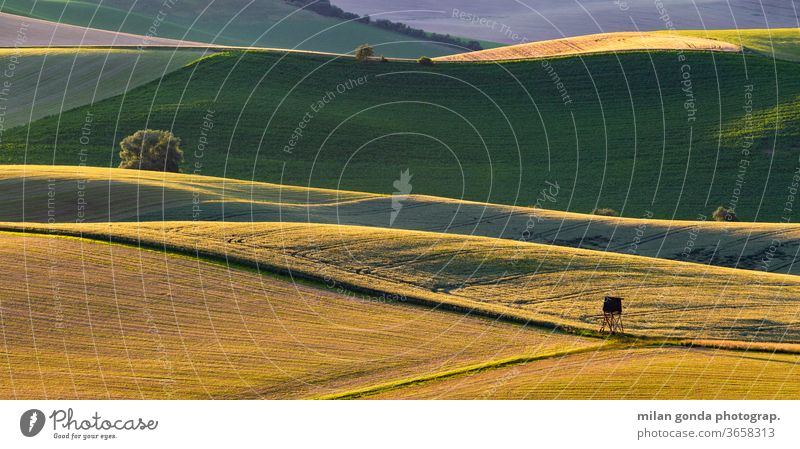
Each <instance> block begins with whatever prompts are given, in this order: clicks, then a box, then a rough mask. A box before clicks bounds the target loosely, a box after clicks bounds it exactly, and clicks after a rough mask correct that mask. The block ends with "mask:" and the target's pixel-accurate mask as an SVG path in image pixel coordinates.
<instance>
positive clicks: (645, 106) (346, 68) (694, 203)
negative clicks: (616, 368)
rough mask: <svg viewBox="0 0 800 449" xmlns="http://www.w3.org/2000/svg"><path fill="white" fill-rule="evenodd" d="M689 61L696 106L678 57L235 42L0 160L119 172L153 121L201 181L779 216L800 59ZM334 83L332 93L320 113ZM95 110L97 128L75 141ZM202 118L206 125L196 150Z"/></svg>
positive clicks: (39, 131) (581, 207) (52, 127)
mask: <svg viewBox="0 0 800 449" xmlns="http://www.w3.org/2000/svg"><path fill="white" fill-rule="evenodd" d="M682 56H683V57H685V58H686V60H687V61H688V62H690V67H691V70H692V73H691V75H690V76H691V83H692V84H691V92H692V95H694V100H693V101H694V103H689V105H690V106H692V105H694V106H692V108H695V109H691V110H690V109H686V107H687V106H686V105H687V103H686V102H687V97H686V95H687V94H686V93H685V92H684V91H683V89H684V87H683V86H682V84H681V83H682V78H681V77H682V75H681V67H682V66H683V63H682V62H681V60H680V56H679V54H677V53H676V52H669V51H659V52H649V53H624V54H617V55H613V54H599V55H588V56H583V57H581V58H574V57H561V58H556V59H551V60H547V61H549V62H548V65H547V66H546V67H545V66H543V65H542V62H541V61H520V62H513V63H504V64H490V63H487V64H474V63H470V64H466V63H463V64H462V63H459V64H437V65H435V66H433V67H422V66H420V65H419V64H416V63H411V62H387V63H382V64H379V63H375V64H357V63H355V62H354V61H353V60H351V59H342V58H336V57H331V56H324V55H303V54H286V53H279V52H225V53H220V54H216V55H214V56H211V57H208V58H205V59H203V60H201V61H198V62H197V63H195V64H192V65H191V66H189V67H186V68H183V69H181V70H178V71H175V72H172V73H171V74H169V75H168V76H167V77H165V78H164V79H163V80H160V82H153V83H150V84H147V85H145V86H142V87H139V88H137V89H133V90H131V91H129V92H127V93H126V94H125V96H124V97H123V96H118V97H114V98H110V99H107V100H104V101H101V102H98V103H96V104H94V105H92V106H91V107H89V106H85V107H82V108H78V109H74V110H72V111H69V112H66V113H63V114H61V115H60V116H59V117H50V118H44V119H41V120H38V121H35V122H34V123H32V124H31V126H30V129H28V128H17V129H10V130H7V132H6V133H5V136H4V141H3V144H2V145H0V150H2V155H0V162H2V163H11V164H13V163H17V164H18V163H22V162H23V161H25V163H28V164H37V163H39V164H53V163H55V164H65V165H76V163H77V161H78V160H80V157H81V156H80V154H81V153H82V152H83V153H85V163H86V164H88V165H95V166H103V167H108V166H116V165H118V163H119V161H118V158H117V153H118V151H119V149H118V142H119V141H120V140H121V139H122V138H124V137H125V136H127V135H129V134H131V133H133V132H134V131H136V130H137V129H141V128H145V127H150V128H155V129H171V130H172V131H173V132H174V133H175V134H176V135H177V136H178V137H180V138H181V139H182V140H183V143H184V146H185V148H188V149H189V151H188V152H187V157H186V162H185V166H184V167H185V170H186V171H187V172H194V173H198V174H202V175H212V176H222V177H227V178H238V179H246V180H257V181H266V182H273V183H278V184H285V185H294V186H310V187H319V188H330V189H342V190H352V191H365V192H370V193H378V194H392V193H393V192H394V191H395V189H394V187H393V183H394V181H395V180H397V179H399V176H400V173H401V172H404V171H406V170H408V171H409V173H410V174H411V176H412V179H413V181H412V182H411V185H412V186H413V191H412V193H414V194H425V195H435V196H441V197H447V198H453V199H465V200H470V201H477V202H482V203H483V202H486V203H496V204H506V205H517V206H533V205H535V204H536V203H537V202H539V203H541V198H540V193H541V190H542V189H543V188H546V187H547V186H548V184H547V183H553V184H557V185H558V186H559V189H558V195H557V196H555V198H553V199H552V200H548V201H546V204H544V205H542V207H545V208H548V209H555V210H562V211H569V212H579V213H588V212H591V211H592V210H593V209H595V208H612V209H616V210H617V211H619V212H620V214H621V215H622V216H626V217H632V218H637V217H643V216H645V215H646V214H647V213H648V212H652V218H657V219H682V220H696V219H697V218H698V216H699V215H701V214H702V215H706V216H708V215H709V214H710V213H711V211H713V210H714V209H715V208H716V207H717V206H720V205H727V204H730V203H733V202H735V203H736V212H737V215H738V217H739V219H740V220H742V221H760V222H769V221H772V222H777V221H781V220H784V219H785V218H786V217H785V215H787V212H786V210H785V209H786V208H785V204H786V202H787V198H788V196H789V193H790V192H789V189H791V188H792V186H793V184H794V183H795V182H796V181H795V180H794V179H793V176H794V174H793V173H794V169H793V167H797V166H798V161H797V155H796V152H795V151H794V150H793V149H794V148H795V145H796V140H797V137H798V136H800V134H799V133H800V129H799V128H798V127H797V123H798V122H797V116H796V115H797V112H796V111H797V110H798V108H797V105H798V104H799V103H800V100H798V99H800V70H797V68H798V66H797V65H796V63H792V62H785V61H773V60H772V59H769V58H766V57H763V56H760V55H751V54H748V55H745V56H742V55H741V54H729V53H710V52H686V53H685V54H683V55H682ZM745 63H746V67H747V71H746V72H745V70H744V68H745V65H744V64H745ZM298 74H304V75H303V76H302V77H301V80H299V83H298V78H297V77H298ZM553 74H556V75H557V76H558V79H560V80H561V82H563V86H564V88H565V89H566V91H564V90H563V89H560V88H558V85H557V84H556V83H554V78H553ZM306 75H307V76H306ZM357 79H362V80H363V83H362V84H361V85H359V84H358V83H355V84H353V83H352V82H350V81H349V80H357ZM348 83H349V84H348ZM348 86H349V87H348ZM337 89H340V90H342V92H343V93H341V94H340V93H338V90H337ZM465 89H466V91H465ZM326 92H334V97H335V98H333V99H332V101H328V102H327V103H324V104H325V106H324V108H322V109H320V110H319V112H314V110H313V109H311V106H312V105H316V102H317V101H320V99H322V98H328V96H327V95H328V94H327V93H326ZM466 92H471V93H466ZM473 93H474V95H473ZM565 93H566V95H567V96H568V98H567V97H564V95H565ZM748 101H749V102H751V103H752V110H753V112H752V117H753V119H752V120H751V119H750V118H749V116H747V115H746V113H745V111H744V109H743V105H744V104H745V102H748ZM566 102H569V103H566ZM443 111H444V112H443ZM448 111H450V112H448ZM90 112H91V113H92V114H94V116H95V117H97V120H95V121H94V122H93V124H92V139H91V140H90V141H89V142H88V144H87V145H82V144H81V137H82V134H83V132H84V131H82V127H84V125H85V117H86V115H87V113H90ZM306 114H310V115H309V116H311V117H312V118H311V119H308V120H309V123H304V126H305V128H303V131H302V136H301V137H300V136H296V137H293V134H294V133H296V129H297V128H298V127H299V123H300V122H302V121H303V120H305V119H304V117H306ZM119 117H125V119H124V120H121V119H119ZM204 123H211V124H213V130H212V131H209V132H206V133H207V136H206V137H204V138H205V139H206V140H207V142H206V143H204V144H203V146H202V148H203V150H204V151H200V152H197V151H195V150H196V149H198V147H199V144H200V138H201V135H202V133H203V132H204V130H203V126H204ZM565 123H566V124H569V126H564V124H565ZM426 136H433V137H434V138H435V139H433V140H432V139H431V138H430V137H426ZM750 139H752V142H751V143H748V144H747V147H746V148H745V146H744V145H745V143H743V142H746V141H749V140H750ZM398 148H402V149H403V151H397V149H398ZM487 149H491V150H490V152H487ZM744 150H747V151H746V153H745V152H744ZM742 160H744V162H742ZM742 164H746V166H747V169H746V170H744V172H743V173H740V172H741V171H742V170H741V165H742ZM197 167H199V168H197ZM772 167H788V168H787V169H786V170H773V169H772ZM789 168H792V169H791V170H790V169H789ZM634 186H635V187H634ZM790 212H791V211H790ZM789 215H791V213H790V214H789ZM788 218H789V219H790V220H792V219H794V220H796V217H792V216H789V217H788Z"/></svg>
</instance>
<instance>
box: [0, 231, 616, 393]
mask: <svg viewBox="0 0 800 449" xmlns="http://www.w3.org/2000/svg"><path fill="white" fill-rule="evenodd" d="M0 240H2V245H0V253H1V254H2V260H3V263H4V265H5V267H6V269H4V270H3V272H2V274H0V276H2V282H0V304H1V307H0V311H1V312H2V313H0V322H1V323H2V327H3V336H4V338H3V344H2V346H0V352H1V353H2V357H0V397H3V398H16V399H34V398H36V399H45V398H46V399H73V398H81V399H86V398H94V399H104V398H114V399H120V398H128V399H138V398H175V399H177V398H230V399H232V398H287V397H305V396H316V395H323V394H331V393H335V392H337V391H339V390H349V389H357V388H362V387H366V386H369V385H372V384H376V383H379V382H381V379H386V378H404V377H409V376H412V375H428V374H434V373H436V372H439V371H448V370H452V369H455V368H460V367H464V366H470V365H473V364H477V363H482V362H486V361H488V360H504V359H507V358H513V357H535V356H542V355H553V354H559V353H564V352H569V351H573V350H577V349H587V350H588V349H591V348H593V347H601V346H603V342H602V341H598V340H592V339H586V338H581V337H575V336H571V335H564V334H558V333H553V332H549V331H544V330H535V329H529V328H523V327H521V326H517V325H511V324H504V323H498V322H495V321H492V320H487V319H481V318H476V317H468V316H463V315H462V316H458V315H453V314H449V313H445V312H438V311H434V310H430V309H422V308H418V307H411V306H407V305H404V304H401V303H398V302H396V301H393V302H387V301H386V300H380V298H371V297H368V296H361V295H352V294H349V295H345V294H342V293H340V292H339V291H338V290H336V289H330V288H326V287H324V286H321V287H316V288H315V287H309V286H305V285H300V284H296V283H291V282H287V281H286V280H281V279H275V278H270V277H265V276H260V275H258V274H255V273H252V272H247V271H240V270H230V269H228V268H226V267H224V266H221V265H217V264H209V263H206V262H202V261H199V260H197V259H193V258H188V257H177V256H174V255H165V254H163V253H158V252H152V251H143V250H138V249H136V248H129V247H121V246H115V245H108V244H102V243H97V242H91V241H86V240H80V239H64V238H54V237H47V236H30V235H28V236H22V235H18V234H1V235H0ZM76 263H77V264H78V265H77V266H76Z"/></svg>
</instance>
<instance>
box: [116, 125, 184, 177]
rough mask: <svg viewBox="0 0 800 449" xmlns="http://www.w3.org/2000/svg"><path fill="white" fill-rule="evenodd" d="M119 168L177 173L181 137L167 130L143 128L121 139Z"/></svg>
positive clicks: (178, 169)
mask: <svg viewBox="0 0 800 449" xmlns="http://www.w3.org/2000/svg"><path fill="white" fill-rule="evenodd" d="M119 146H120V148H121V149H122V150H121V151H120V152H119V157H120V159H122V162H121V163H120V164H119V168H133V169H139V170H153V171H168V172H173V173H177V172H179V171H180V165H181V162H183V151H182V150H181V139H179V138H177V137H175V136H174V135H173V134H172V133H171V132H169V131H160V130H155V129H144V130H139V131H136V132H135V133H133V134H132V135H130V136H128V137H126V138H124V139H122V141H121V142H120V143H119Z"/></svg>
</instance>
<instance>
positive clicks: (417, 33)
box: [285, 0, 483, 51]
mask: <svg viewBox="0 0 800 449" xmlns="http://www.w3.org/2000/svg"><path fill="white" fill-rule="evenodd" d="M285 1H286V3H289V4H291V5H295V6H300V7H304V6H307V8H306V9H308V10H310V11H314V12H315V13H317V14H319V15H322V16H326V17H336V18H339V19H344V20H356V21H358V22H360V23H363V24H367V25H372V26H376V27H378V28H383V29H384V30H389V31H394V32H395V33H400V34H405V35H406V36H411V37H414V38H417V39H424V40H429V41H434V42H442V43H445V44H453V45H457V46H459V47H465V48H468V49H470V50H474V51H477V50H483V47H482V46H481V44H480V42H478V41H476V40H469V41H468V40H465V39H461V38H459V37H455V36H451V35H449V34H439V33H428V32H426V31H424V30H420V29H419V28H412V27H410V26H408V25H406V24H405V23H402V22H392V21H391V20H387V19H377V20H372V19H371V18H370V16H363V17H362V16H359V15H358V14H354V13H352V12H347V11H345V10H343V9H342V8H340V7H338V6H335V5H331V2H330V0H318V1H316V3H314V2H315V0H285Z"/></svg>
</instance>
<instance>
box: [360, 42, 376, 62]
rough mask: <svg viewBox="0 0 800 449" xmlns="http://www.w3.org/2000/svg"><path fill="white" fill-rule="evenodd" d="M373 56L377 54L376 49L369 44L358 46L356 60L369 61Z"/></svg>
mask: <svg viewBox="0 0 800 449" xmlns="http://www.w3.org/2000/svg"><path fill="white" fill-rule="evenodd" d="M373 56H375V49H374V48H372V47H370V46H369V45H367V44H363V45H359V46H358V48H356V60H357V61H358V62H368V61H369V60H370V59H371V58H372V57H373Z"/></svg>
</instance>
